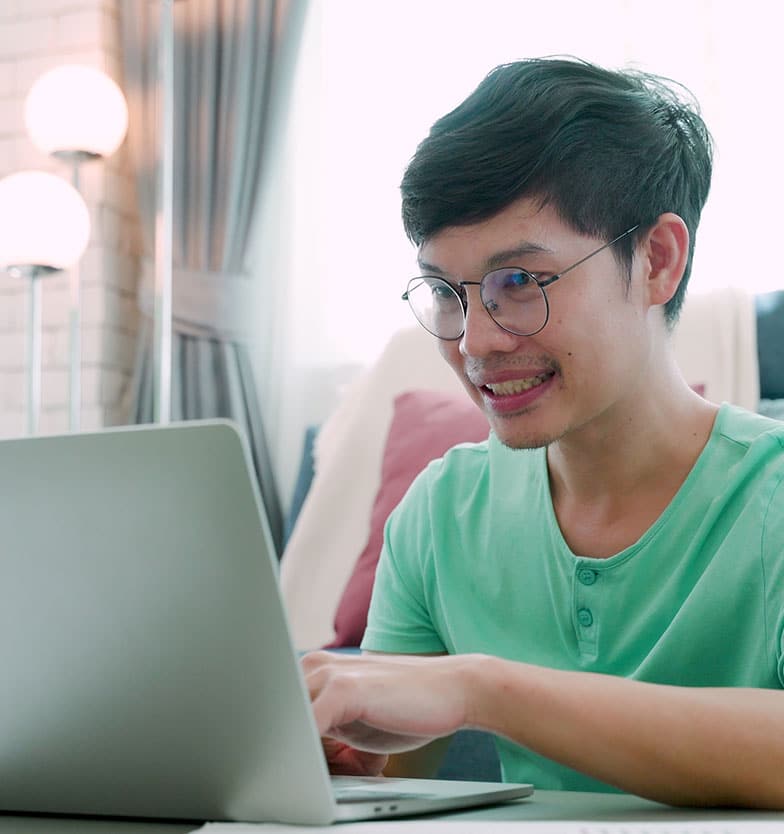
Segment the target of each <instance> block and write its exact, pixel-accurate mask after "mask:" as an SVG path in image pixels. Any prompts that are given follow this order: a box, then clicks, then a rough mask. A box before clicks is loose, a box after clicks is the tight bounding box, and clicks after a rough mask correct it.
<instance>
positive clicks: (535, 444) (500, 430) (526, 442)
mask: <svg viewBox="0 0 784 834" xmlns="http://www.w3.org/2000/svg"><path fill="white" fill-rule="evenodd" d="M510 423H511V420H509V419H499V418H498V417H496V416H495V415H494V416H493V417H491V418H490V427H491V429H492V430H493V434H494V435H495V436H496V437H497V438H498V440H500V441H501V443H503V444H504V446H506V447H508V448H509V449H541V448H542V447H544V446H549V445H550V444H551V443H554V442H555V441H556V440H558V435H554V434H552V432H543V431H536V430H531V429H530V428H521V427H515V426H512V425H509V424H510Z"/></svg>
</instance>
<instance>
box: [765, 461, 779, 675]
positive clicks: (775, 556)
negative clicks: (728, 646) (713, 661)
mask: <svg viewBox="0 0 784 834" xmlns="http://www.w3.org/2000/svg"><path fill="white" fill-rule="evenodd" d="M762 553H763V569H764V572H765V604H766V622H767V630H768V632H769V639H770V638H772V642H773V644H774V647H775V652H776V668H777V670H778V677H779V683H780V685H781V686H782V688H784V476H782V477H780V478H779V480H778V483H777V484H776V485H775V487H774V489H773V494H772V497H771V500H770V503H769V504H768V508H767V511H766V513H765V519H764V522H763V529H762Z"/></svg>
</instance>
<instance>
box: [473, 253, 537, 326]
mask: <svg viewBox="0 0 784 834" xmlns="http://www.w3.org/2000/svg"><path fill="white" fill-rule="evenodd" d="M479 289H480V293H481V296H482V303H483V304H484V305H485V308H486V310H487V312H488V313H490V315H491V316H492V317H493V319H494V320H495V321H496V323H498V324H500V325H501V327H503V328H504V330H508V331H510V332H511V333H516V334H517V335H519V336H528V335H532V334H534V333H538V332H539V331H540V330H541V329H542V328H543V327H544V326H545V324H546V323H547V315H548V308H547V298H546V296H545V294H544V290H543V289H542V287H540V286H539V284H538V283H537V282H536V280H535V279H534V277H533V275H531V273H530V272H526V271H525V270H524V269H510V268H504V269H495V270H493V271H492V272H488V273H487V275H485V277H484V278H483V279H482V284H481V286H480V288H479Z"/></svg>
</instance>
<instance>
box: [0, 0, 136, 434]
mask: <svg viewBox="0 0 784 834" xmlns="http://www.w3.org/2000/svg"><path fill="white" fill-rule="evenodd" d="M119 2H120V0H0V177H2V176H6V175H7V174H11V173H14V172H16V171H18V170H22V169H26V168H35V169H39V170H46V171H49V172H51V173H56V174H59V175H61V176H63V177H64V178H66V179H70V177H71V172H70V170H69V169H68V168H67V167H65V166H63V165H61V164H60V163H58V162H57V161H55V160H52V159H49V158H48V157H46V156H45V155H43V154H41V153H40V152H39V151H37V150H36V149H35V147H34V146H33V145H32V143H31V142H30V140H29V139H28V137H27V134H26V132H25V128H24V120H23V107H24V99H25V96H26V95H27V92H28V90H29V89H30V87H31V85H32V84H33V83H34V82H35V80H36V79H37V78H38V77H39V76H40V75H41V74H42V73H43V72H45V71H46V70H48V69H51V68H52V67H54V66H57V65H58V64H62V63H78V64H87V65H90V66H95V67H98V68H100V69H103V70H104V71H105V72H107V73H108V74H109V75H110V76H112V77H113V78H114V79H115V80H116V81H118V82H121V80H122V66H121V56H120V48H119V11H118V6H119ZM80 180H81V192H82V195H83V196H84V198H85V200H86V202H87V204H88V207H89V210H90V217H91V222H92V234H91V239H90V244H89V247H88V250H87V252H86V254H85V256H84V258H83V259H82V262H81V279H82V418H81V425H82V429H85V430H89V429H92V428H98V427H100V426H103V425H112V424H118V423H124V422H125V411H126V409H125V405H124V403H125V396H126V394H127V390H128V385H129V380H130V376H131V371H132V367H133V357H134V351H135V332H136V327H137V312H136V301H135V293H136V275H137V272H138V266H137V254H138V252H139V249H140V243H139V230H138V222H137V219H136V208H135V196H134V191H133V184H132V179H131V174H130V165H129V162H128V158H127V153H126V150H125V148H121V149H120V150H119V151H118V153H117V154H115V155H114V156H113V157H112V158H111V159H109V160H107V161H105V162H93V163H90V164H87V165H84V166H82V169H81V175H80ZM0 234H2V230H1V229H0ZM68 282H69V276H68V274H67V273H58V274H55V275H54V276H53V277H50V278H47V279H45V281H44V284H43V292H42V295H43V336H42V353H43V378H42V413H41V422H40V430H41V432H42V433H54V432H64V431H67V429H68V378H69V376H68V357H69V342H68V298H69V296H68ZM26 323H27V290H26V285H22V284H20V282H19V281H17V280H13V279H11V278H10V277H9V276H8V275H6V274H5V273H2V272H0V437H9V436H15V435H21V434H24V433H25V431H26V425H27V422H26V421H27V417H26V411H25V408H26V357H25V350H26V335H25V329H26Z"/></svg>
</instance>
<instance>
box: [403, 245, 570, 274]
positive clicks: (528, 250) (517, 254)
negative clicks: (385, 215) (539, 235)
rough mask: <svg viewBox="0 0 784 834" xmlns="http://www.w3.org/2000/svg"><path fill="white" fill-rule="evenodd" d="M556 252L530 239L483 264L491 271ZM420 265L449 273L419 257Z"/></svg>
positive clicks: (433, 270)
mask: <svg viewBox="0 0 784 834" xmlns="http://www.w3.org/2000/svg"><path fill="white" fill-rule="evenodd" d="M554 254H555V252H554V251H553V250H552V249H549V248H548V247H547V246H542V245H541V244H539V243H531V242H530V241H523V242H522V243H519V244H518V245H517V246H512V247H510V248H509V249H501V250H500V251H499V252H494V253H493V254H492V255H490V257H489V258H487V259H486V260H485V262H484V264H483V270H484V271H485V272H489V271H490V270H492V269H497V268H498V267H501V266H509V265H510V264H511V265H513V266H517V265H518V264H515V263H514V261H515V260H517V259H518V258H522V257H526V256H528V255H554ZM417 263H418V264H419V267H420V268H421V269H422V270H423V272H426V273H428V274H430V275H439V276H441V277H442V278H445V277H447V273H446V272H445V271H444V270H443V269H441V267H439V266H436V265H435V264H431V263H428V262H427V261H423V260H421V259H417Z"/></svg>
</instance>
